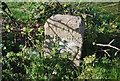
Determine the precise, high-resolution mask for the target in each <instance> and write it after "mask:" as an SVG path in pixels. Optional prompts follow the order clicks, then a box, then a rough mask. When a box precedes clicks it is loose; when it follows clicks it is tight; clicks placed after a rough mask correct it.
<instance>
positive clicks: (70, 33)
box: [44, 14, 84, 66]
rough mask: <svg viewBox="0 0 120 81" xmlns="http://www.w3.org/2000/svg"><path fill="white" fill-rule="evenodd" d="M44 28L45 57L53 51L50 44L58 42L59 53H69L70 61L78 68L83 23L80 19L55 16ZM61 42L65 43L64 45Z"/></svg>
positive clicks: (68, 16) (48, 20)
mask: <svg viewBox="0 0 120 81" xmlns="http://www.w3.org/2000/svg"><path fill="white" fill-rule="evenodd" d="M44 27H45V36H46V40H45V55H48V54H49V53H50V51H51V50H52V49H53V48H52V44H53V43H55V42H58V43H59V45H60V47H59V48H58V50H59V53H63V52H64V51H67V52H69V53H70V54H71V55H72V58H70V59H71V60H74V61H73V62H74V63H75V64H76V65H77V66H79V59H80V56H81V48H82V43H83V34H84V22H83V20H82V19H81V17H79V16H72V15H60V14H56V15H53V16H51V17H50V18H49V19H47V21H46V23H45V25H44ZM56 37H59V38H60V40H59V41H58V40H56V39H55V38H56ZM62 41H66V43H63V42H62Z"/></svg>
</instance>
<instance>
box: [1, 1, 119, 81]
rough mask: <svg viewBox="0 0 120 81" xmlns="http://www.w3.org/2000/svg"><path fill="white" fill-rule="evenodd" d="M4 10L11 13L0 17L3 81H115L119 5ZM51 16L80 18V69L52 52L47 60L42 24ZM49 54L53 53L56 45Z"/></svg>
mask: <svg viewBox="0 0 120 81" xmlns="http://www.w3.org/2000/svg"><path fill="white" fill-rule="evenodd" d="M6 4H7V6H8V7H9V9H10V11H9V10H8V8H5V9H3V15H2V22H3V28H2V57H3V58H2V64H3V66H2V68H3V74H2V80H3V81H21V80H23V81H24V80H38V81H39V80H42V79H62V80H64V79H68V80H72V79H120V50H119V49H120V15H119V14H120V12H119V11H118V5H119V3H112V2H111V3H92V2H90V3H88V2H86V3H83V2H81V3H78V2H75V3H59V2H56V3H54V2H50V3H42V2H41V3H40V2H19V3H17V2H7V3H6ZM3 7H4V5H3ZM53 14H70V15H75V16H81V17H82V18H83V19H84V21H85V35H84V43H83V51H82V57H81V60H80V63H81V65H80V66H79V67H75V66H73V65H72V64H71V61H70V60H68V59H66V58H68V57H70V56H69V54H68V53H67V52H64V53H63V54H61V55H60V54H58V53H57V50H56V49H55V50H53V51H51V54H52V56H47V57H45V56H44V39H45V38H44V27H43V26H44V24H45V21H46V19H47V18H49V17H50V16H52V15H53ZM112 40H114V41H112ZM104 44H107V45H110V46H104ZM100 45H103V46H100ZM111 45H112V46H114V47H116V48H118V49H115V48H113V47H111ZM53 48H57V46H56V44H55V45H54V46H53Z"/></svg>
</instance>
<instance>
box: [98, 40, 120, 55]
mask: <svg viewBox="0 0 120 81" xmlns="http://www.w3.org/2000/svg"><path fill="white" fill-rule="evenodd" d="M114 41H115V39H113V40H112V41H110V42H109V43H108V44H96V45H97V46H102V47H111V48H113V49H116V50H117V51H116V52H115V54H114V55H115V56H116V55H117V53H118V52H119V51H120V48H117V47H115V46H113V45H111V44H112V43H113V42H114ZM103 51H104V52H105V53H106V54H107V55H108V56H110V55H109V53H108V52H107V50H103Z"/></svg>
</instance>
